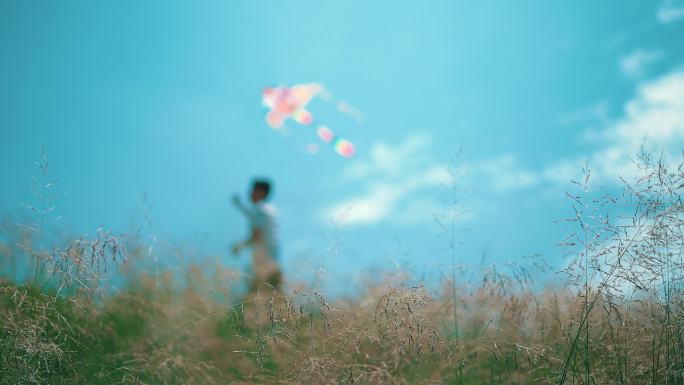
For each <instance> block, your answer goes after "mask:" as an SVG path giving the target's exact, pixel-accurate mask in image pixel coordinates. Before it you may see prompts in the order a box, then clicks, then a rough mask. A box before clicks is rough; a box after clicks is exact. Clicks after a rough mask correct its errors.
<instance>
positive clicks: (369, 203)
mask: <svg viewBox="0 0 684 385" xmlns="http://www.w3.org/2000/svg"><path fill="white" fill-rule="evenodd" d="M430 146H431V140H430V138H429V137H428V136H426V135H412V136H409V137H408V138H406V139H405V140H404V141H403V142H400V143H398V144H396V145H390V144H388V143H385V142H378V143H376V144H375V145H374V146H373V147H372V150H371V151H370V154H369V156H368V158H367V159H366V160H359V161H357V162H355V163H353V164H352V165H350V166H349V168H348V169H347V170H346V172H345V173H344V175H345V177H346V178H348V179H352V180H353V181H355V182H360V183H362V184H363V185H364V187H365V191H364V192H363V193H361V194H358V195H357V196H353V197H350V198H347V199H343V200H341V201H339V202H336V203H334V204H331V205H330V206H328V207H327V208H325V209H324V210H323V211H322V212H321V214H320V216H321V218H322V219H324V220H326V221H328V220H332V221H334V222H339V223H344V224H345V225H371V224H376V223H380V222H383V221H389V222H392V223H402V224H407V223H418V222H425V221H431V220H433V218H434V214H435V213H437V212H439V211H443V210H444V207H442V206H443V204H441V205H440V203H439V201H438V199H437V197H438V196H439V195H443V193H445V192H446V188H450V187H452V186H453V184H454V183H456V181H458V183H460V184H462V185H466V186H472V185H475V184H477V185H478V187H481V188H482V190H483V191H485V192H487V193H505V192H509V191H512V190H516V189H521V188H528V187H532V186H534V185H536V184H537V183H539V181H540V177H539V175H537V174H536V173H534V172H533V171H531V170H527V169H525V168H523V167H521V166H520V164H519V162H518V160H517V158H516V157H515V156H513V155H511V154H505V155H502V156H498V157H495V158H492V159H484V160H479V161H474V162H472V163H467V164H466V163H463V164H459V165H447V164H443V163H439V162H436V161H435V160H434V159H433V158H432V157H431V156H430ZM460 211H463V212H466V211H467V210H459V212H460ZM468 212H469V214H468V215H467V216H466V215H463V216H460V217H459V219H460V220H470V219H472V218H473V217H474V214H473V213H472V210H471V211H468Z"/></svg>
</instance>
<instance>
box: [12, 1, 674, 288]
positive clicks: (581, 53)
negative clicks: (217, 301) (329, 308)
mask: <svg viewBox="0 0 684 385" xmlns="http://www.w3.org/2000/svg"><path fill="white" fill-rule="evenodd" d="M682 36H684V2H678V1H666V0H663V1H637V0H620V1H617V0H616V1H605V2H600V3H597V2H594V1H575V2H567V3H566V4H561V3H559V2H553V3H552V2H544V1H518V2H500V1H478V2H466V1H430V2H425V1H422V2H409V1H395V2H367V1H343V2H334V3H333V2H320V1H297V0H291V1H231V2H225V1H203V2H192V3H188V2H174V1H145V2H138V1H117V2H105V1H98V2H92V1H71V2H38V1H3V2H2V3H0V47H1V48H0V50H1V51H0V55H2V60H0V130H1V131H0V134H1V135H0V138H1V139H0V181H2V182H1V183H0V186H1V187H2V188H0V212H3V213H8V214H11V215H14V216H18V217H20V216H21V215H24V214H22V213H24V212H25V211H26V209H25V208H24V207H22V206H21V204H22V203H26V204H30V200H31V199H32V198H33V196H32V194H31V192H30V188H31V184H32V181H31V179H30V177H31V176H32V175H37V174H38V173H39V170H37V168H36V166H35V162H36V161H37V160H39V158H40V154H41V149H42V148H43V147H44V148H45V150H46V153H47V155H48V157H49V161H50V170H51V172H52V174H53V175H54V179H55V181H56V185H55V186H56V187H55V191H56V192H58V195H59V196H58V198H57V199H56V200H55V202H54V206H55V210H54V211H51V212H50V215H49V219H50V222H49V226H51V227H54V228H55V229H59V230H58V231H59V232H61V233H63V234H69V235H72V236H73V235H75V236H78V235H80V234H86V233H90V234H92V233H93V232H94V231H95V230H96V229H97V228H99V227H100V226H105V227H106V228H109V229H111V230H112V231H113V232H115V233H126V232H129V233H130V232H135V231H138V230H139V228H140V227H141V223H143V224H144V227H145V230H144V233H145V236H146V237H149V239H151V240H152V241H153V242H154V243H156V244H157V245H158V247H159V248H160V249H163V248H164V247H165V246H164V245H165V244H166V245H169V247H173V248H175V249H176V250H177V255H178V256H177V257H175V258H174V259H173V261H171V260H170V259H169V260H167V261H164V260H162V261H160V263H182V261H189V260H192V259H196V258H202V256H212V257H215V258H219V259H221V260H222V261H223V263H225V264H226V265H228V266H242V265H245V264H247V263H248V262H249V260H248V258H242V259H240V260H235V259H233V258H232V257H230V255H229V245H230V243H231V242H233V241H234V240H236V239H238V238H241V237H243V236H244V235H245V233H246V232H247V229H246V226H245V223H244V220H243V218H242V217H240V216H239V215H238V213H237V211H236V210H234V209H233V208H232V207H231V204H230V197H231V195H232V194H233V193H240V194H242V195H243V196H244V195H246V193H247V189H248V188H249V183H250V180H251V179H252V178H253V177H255V176H259V177H268V178H270V179H271V180H272V181H273V183H274V187H275V190H274V193H273V199H272V201H273V203H274V204H275V205H276V206H277V207H278V210H279V221H280V222H279V223H280V241H281V244H282V253H281V254H282V255H281V261H282V264H283V267H284V270H285V274H286V275H287V276H288V278H289V279H291V280H293V281H294V280H303V281H309V282H314V284H315V285H321V286H327V287H328V288H329V289H330V290H353V288H354V287H355V285H356V284H358V283H359V281H360V280H362V279H366V278H368V276H369V274H371V275H372V272H373V271H376V269H377V270H388V269H390V270H391V269H402V270H409V271H412V272H414V273H416V276H417V277H419V278H426V277H428V279H429V276H430V275H432V274H440V272H441V271H442V270H445V269H447V268H449V267H450V266H451V264H452V253H453V254H454V255H455V257H454V258H455V261H456V262H457V263H459V264H460V263H463V264H470V263H479V261H481V260H483V258H484V260H486V261H491V262H492V263H495V262H496V263H505V262H506V261H514V262H515V261H517V260H521V259H522V258H523V257H525V256H530V255H538V254H539V255H542V256H543V257H544V258H545V259H546V260H547V261H549V263H551V264H552V265H553V266H555V267H561V266H562V265H563V263H564V261H565V258H566V256H565V251H564V250H563V249H562V248H560V247H558V246H556V245H555V244H556V243H558V242H560V241H561V240H562V239H563V237H564V236H565V235H566V234H567V233H568V231H569V230H568V228H567V226H566V225H564V224H562V223H555V221H556V220H558V219H561V218H564V217H567V216H571V215H572V211H571V208H570V204H569V203H568V200H567V198H566V197H565V196H564V191H566V190H568V189H570V188H572V185H571V183H570V181H571V180H572V179H579V178H581V175H582V168H583V167H585V165H587V164H588V165H589V168H590V169H591V170H592V180H593V181H594V183H595V188H597V189H604V190H605V191H608V192H610V191H616V190H617V189H619V187H620V184H619V183H620V182H619V179H618V178H617V177H616V176H617V175H621V176H624V177H629V176H631V175H633V173H634V166H633V163H632V160H633V158H634V156H635V155H636V154H637V153H638V152H639V150H640V148H641V146H642V145H645V146H647V147H648V148H651V149H653V150H655V151H657V152H658V153H660V152H662V153H663V154H664V155H665V156H666V157H668V158H670V159H673V160H677V161H678V160H679V159H680V157H681V151H682V148H684V147H683V146H684V66H683V63H684V39H682ZM309 82H319V83H321V84H323V85H324V86H325V88H326V90H328V91H329V92H330V93H331V95H332V97H333V100H337V101H340V100H341V101H346V102H348V103H349V104H350V105H351V106H353V107H354V108H355V109H357V110H358V111H360V112H361V113H362V114H363V117H362V118H359V119H357V118H354V117H352V116H349V114H343V113H341V112H340V111H338V110H337V109H336V108H335V102H334V101H325V100H323V99H320V98H318V99H315V100H314V101H313V102H312V103H311V104H310V105H309V107H310V110H311V111H312V113H313V114H314V116H315V117H316V119H317V120H318V121H320V122H324V123H325V124H327V125H328V126H330V127H331V128H332V129H333V130H334V131H335V132H336V133H338V134H339V135H341V136H344V137H346V138H347V139H349V140H351V141H352V142H353V143H354V144H355V146H356V154H355V156H354V157H352V158H348V159H347V158H343V157H340V156H339V155H337V154H335V152H334V151H332V150H331V149H330V148H328V147H325V146H324V145H323V144H322V143H320V141H319V140H318V139H317V137H316V134H315V131H314V129H313V128H312V127H303V126H298V125H290V127H288V128H287V129H286V130H284V131H274V130H273V129H271V128H270V127H268V125H267V124H266V123H265V121H264V116H265V114H266V110H265V109H264V107H263V106H262V104H261V92H262V90H263V89H264V87H269V86H275V85H279V84H285V85H294V84H300V83H309ZM311 143H318V145H319V149H318V151H317V152H315V153H312V151H310V150H311V147H310V146H309V144H311ZM170 245H173V246H170ZM179 247H180V251H178V248H179ZM159 255H160V258H162V259H163V258H164V255H168V254H164V253H159ZM179 261H180V262H179ZM341 283H343V284H341Z"/></svg>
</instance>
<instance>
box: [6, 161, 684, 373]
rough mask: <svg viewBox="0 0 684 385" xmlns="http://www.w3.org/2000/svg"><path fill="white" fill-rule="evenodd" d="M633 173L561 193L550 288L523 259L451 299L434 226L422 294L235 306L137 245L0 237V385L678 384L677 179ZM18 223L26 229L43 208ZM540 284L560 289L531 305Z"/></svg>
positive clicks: (645, 170)
mask: <svg viewBox="0 0 684 385" xmlns="http://www.w3.org/2000/svg"><path fill="white" fill-rule="evenodd" d="M46 163H47V162H46ZM637 165H638V167H639V173H638V174H637V175H636V176H635V177H634V178H633V179H630V180H623V185H624V189H623V190H622V191H621V192H620V193H619V194H607V193H606V191H603V190H601V189H600V188H598V187H597V184H596V183H595V182H593V181H592V177H591V173H590V171H589V169H588V168H587V169H586V170H585V173H584V178H583V179H582V180H581V181H578V182H576V183H574V184H573V186H574V187H573V189H572V190H571V191H569V192H568V194H567V195H568V198H569V202H570V208H571V213H572V216H571V217H570V218H568V219H567V221H569V222H571V223H573V224H574V225H575V226H576V230H577V231H576V232H575V233H573V234H570V235H569V236H568V237H567V238H566V239H564V240H563V241H562V242H561V244H562V246H564V247H566V248H567V249H568V251H569V255H570V256H571V257H570V258H569V259H568V263H567V264H566V265H564V266H563V268H562V270H561V271H559V272H557V273H554V272H552V271H550V270H549V265H548V264H547V263H545V262H544V260H543V259H541V258H539V257H536V256H532V257H525V258H521V259H520V260H519V261H518V262H516V263H510V264H508V265H505V266H497V265H491V264H484V263H483V264H480V265H475V266H468V267H467V269H466V270H467V271H468V272H469V274H474V275H476V276H477V277H478V278H479V279H478V281H477V284H475V285H465V284H459V282H464V281H465V279H464V277H463V273H461V270H460V269H457V268H456V266H457V265H458V263H459V261H458V257H459V254H458V252H459V250H458V247H457V246H458V242H457V241H456V236H455V235H454V232H455V231H456V230H455V228H454V227H451V222H449V221H446V222H444V223H446V224H447V227H446V229H447V230H448V231H447V234H448V235H449V237H450V240H451V244H450V245H449V246H450V247H451V251H452V254H451V256H450V258H452V261H451V262H452V270H451V274H450V275H451V276H450V277H449V279H445V280H444V282H443V284H442V285H441V287H440V289H438V290H434V289H433V288H434V287H435V286H434V285H431V286H430V287H431V288H430V289H428V288H426V287H424V286H422V285H415V284H410V283H409V282H412V281H411V280H409V279H408V278H406V279H405V280H403V281H402V280H398V279H397V278H396V277H393V278H392V279H391V280H390V279H388V282H391V284H376V285H369V286H368V287H366V288H365V289H364V291H363V293H362V294H361V295H360V296H358V297H355V298H346V299H345V298H339V299H336V300H330V299H328V298H326V297H325V296H324V295H322V294H321V293H319V292H316V291H314V290H312V289H308V288H306V286H305V285H304V286H302V288H301V289H299V290H293V291H288V292H285V293H279V292H275V291H274V290H272V289H271V288H269V287H263V288H261V289H260V290H259V291H258V292H256V293H250V294H249V295H247V296H244V297H238V296H236V295H234V294H232V292H231V288H232V287H233V286H234V281H235V279H237V278H236V277H239V273H237V272H234V271H230V270H228V269H225V268H222V267H221V266H220V264H219V263H217V262H215V265H211V266H209V267H207V266H203V267H199V266H191V267H190V268H188V269H187V270H185V271H171V270H165V269H163V268H160V267H159V265H158V264H157V263H156V258H158V257H159V258H164V255H159V256H157V253H159V252H160V251H159V250H154V251H153V249H151V246H153V244H154V242H156V240H155V239H154V237H149V236H148V237H144V236H140V234H141V231H136V232H134V234H133V236H126V235H113V234H111V233H109V232H107V231H106V230H104V229H100V230H99V231H97V232H96V233H95V234H94V235H93V236H91V237H86V236H84V237H80V238H77V239H76V240H73V241H61V242H57V243H54V244H53V245H52V246H50V247H46V246H44V244H45V243H47V242H46V238H43V236H42V234H43V231H44V230H43V229H40V226H34V225H24V226H15V225H13V224H12V223H13V221H11V220H6V221H3V222H2V227H1V229H2V236H1V237H0V263H1V265H0V271H2V272H3V275H4V278H2V279H0V384H2V385H4V384H227V383H235V384H238V383H239V384H264V383H265V384H301V383H309V384H352V383H354V384H408V383H425V384H433V383H434V384H437V383H440V384H442V383H443V384H681V383H684V375H683V370H684V339H683V336H682V333H683V331H684V330H683V327H684V306H683V305H684V302H683V301H682V300H683V299H684V296H683V295H682V290H683V288H684V272H683V270H682V267H683V265H682V262H683V261H684V256H683V254H682V249H683V247H684V236H683V233H682V224H683V222H682V219H683V215H682V213H683V205H682V201H681V191H682V188H683V187H684V174H683V173H682V166H681V165H677V166H669V165H668V164H666V162H665V159H663V158H662V157H657V158H653V157H652V156H651V155H649V154H648V153H646V152H644V153H642V154H640V156H639V157H638V158H637ZM40 169H41V170H42V168H40ZM41 183H42V182H41ZM46 191H47V190H46ZM449 202H450V204H452V205H453V207H455V206H456V204H455V202H456V200H455V199H454V200H451V201H449ZM31 207H39V208H38V209H36V210H32V212H33V213H35V215H36V217H35V221H33V222H35V223H41V222H42V221H43V220H44V219H45V216H46V215H48V214H49V213H50V211H47V208H49V207H52V206H51V205H48V204H46V205H42V204H41V205H40V206H31ZM41 216H43V218H42V219H41ZM146 221H147V222H148V226H149V220H148V219H146ZM43 223H44V222H43ZM206 263H207V264H208V263H210V262H209V261H208V262H206ZM22 266H24V268H25V267H27V266H28V267H29V270H30V271H31V272H32V274H30V275H28V276H23V277H21V276H14V275H11V274H10V273H11V272H13V271H17V270H20V269H22ZM36 266H37V267H36ZM112 274H115V275H118V276H119V278H120V281H122V282H124V281H125V282H126V284H125V285H124V286H123V287H121V288H118V289H116V290H114V289H113V287H112V284H111V282H110V281H107V278H110V277H111V276H112ZM550 274H556V276H562V277H564V284H563V285H557V286H549V287H546V288H540V287H539V286H540V285H539V284H538V282H537V281H538V280H540V279H544V278H545V277H549V276H550ZM181 283H182V284H181Z"/></svg>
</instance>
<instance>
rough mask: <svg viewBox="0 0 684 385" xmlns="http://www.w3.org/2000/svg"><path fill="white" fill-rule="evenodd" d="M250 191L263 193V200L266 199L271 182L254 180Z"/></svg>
mask: <svg viewBox="0 0 684 385" xmlns="http://www.w3.org/2000/svg"><path fill="white" fill-rule="evenodd" d="M252 189H253V190H261V191H263V192H264V198H268V194H269V193H270V192H271V182H270V181H269V180H268V179H254V181H253V182H252Z"/></svg>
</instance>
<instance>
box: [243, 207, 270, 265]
mask: <svg viewBox="0 0 684 385" xmlns="http://www.w3.org/2000/svg"><path fill="white" fill-rule="evenodd" d="M238 207H239V208H240V210H241V211H242V212H243V213H244V214H245V216H246V217H247V220H248V222H249V227H250V230H259V231H261V234H262V239H263V243H264V244H263V246H265V247H266V251H267V252H268V253H269V254H270V257H271V258H273V259H278V238H277V221H276V217H277V213H276V209H275V206H273V205H272V204H269V203H266V202H264V201H261V202H257V203H256V204H254V205H252V206H251V207H245V206H243V205H239V206H238ZM255 246H257V247H258V246H262V245H255Z"/></svg>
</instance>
